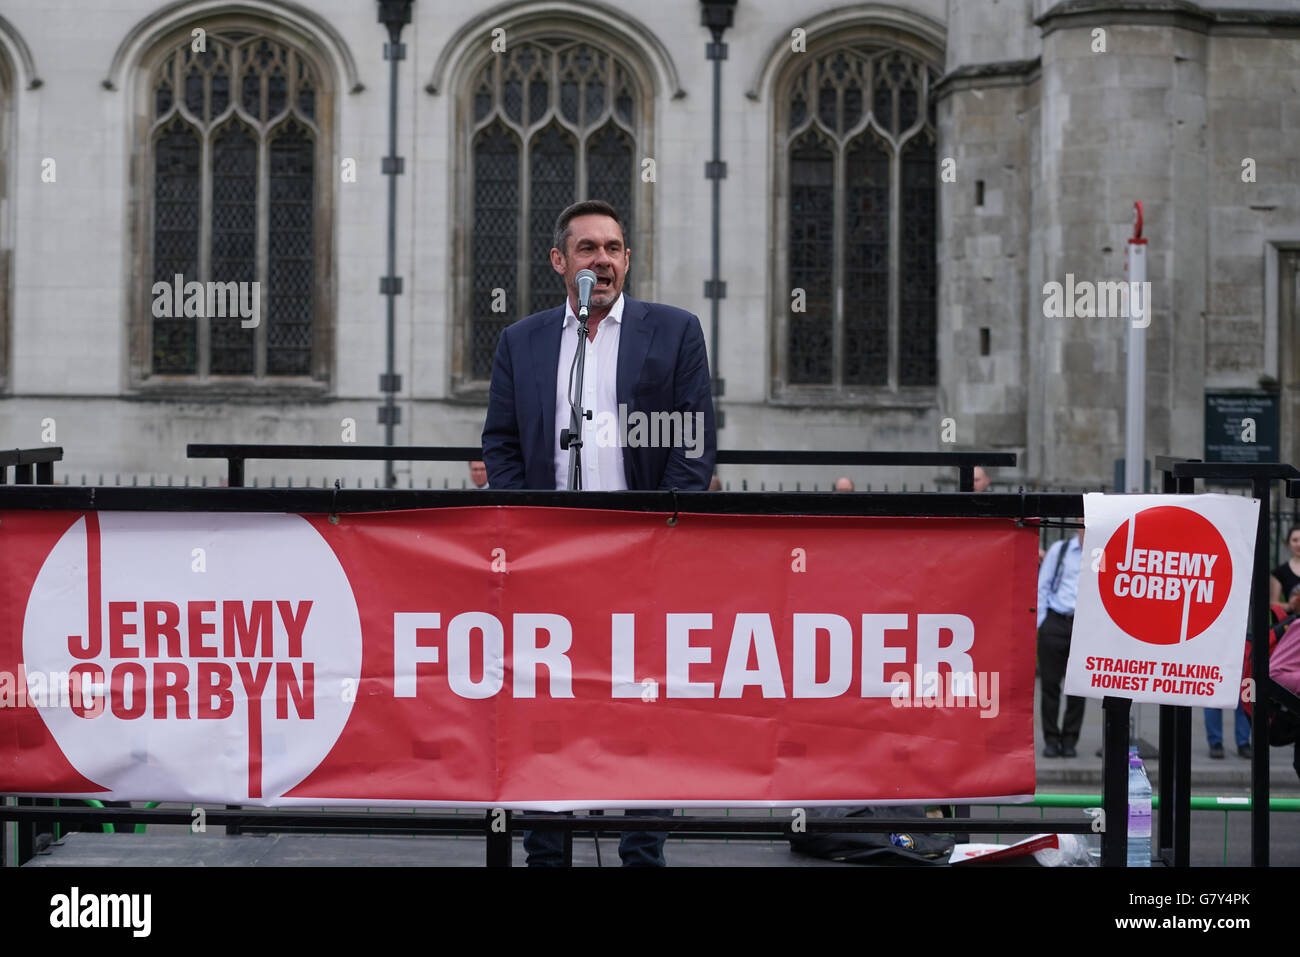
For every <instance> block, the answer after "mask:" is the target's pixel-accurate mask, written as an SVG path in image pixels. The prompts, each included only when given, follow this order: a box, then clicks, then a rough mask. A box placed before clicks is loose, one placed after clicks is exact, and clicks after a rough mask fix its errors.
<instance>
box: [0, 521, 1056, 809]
mask: <svg viewBox="0 0 1300 957" xmlns="http://www.w3.org/2000/svg"><path fill="white" fill-rule="evenodd" d="M666 519H667V516H666V515H662V514H650V513H641V512H618V511H591V510H582V509H542V508H513V507H512V508H503V507H473V508H449V509H430V510H419V511H403V512H388V513H372V514H363V515H343V516H340V517H339V518H338V521H337V524H335V523H334V522H333V521H332V520H330V519H329V518H327V517H326V516H323V515H291V514H260V513H259V514H246V513H240V514H223V513H178V512H147V513H139V512H99V513H95V512H91V513H72V512H36V511H21V512H4V513H0V791H3V792H4V793H9V794H28V795H40V794H60V795H66V796H83V797H98V798H114V799H119V800H166V801H195V802H216V803H240V804H264V805H280V806H283V805H291V804H313V805H324V804H348V805H357V804H372V805H382V804H394V805H432V806H491V807H513V808H539V809H545V810H561V809H570V808H595V807H626V808H637V807H669V806H672V807H684V806H689V807H706V806H741V805H753V806H783V805H813V804H866V803H884V804H901V803H910V802H918V803H919V802H927V803H928V802H938V801H962V802H968V801H980V800H994V799H1003V800H1007V799H1015V798H1017V797H1019V796H1024V795H1029V794H1032V793H1033V791H1034V753H1033V701H1034V621H1035V616H1034V609H1033V604H1034V601H1033V596H1034V593H1035V592H1034V589H1035V576H1036V555H1037V541H1038V538H1037V533H1036V532H1035V530H1033V529H1032V528H1016V527H1015V525H1014V523H1012V522H1008V521H1005V520H994V519H945V520H938V519H915V518H912V519H879V518H846V517H816V518H814V517H787V516H776V517H772V516H720V515H719V516H714V515H694V514H684V515H681V516H679V518H678V521H677V523H676V524H675V525H669V524H668V523H667V521H666Z"/></svg>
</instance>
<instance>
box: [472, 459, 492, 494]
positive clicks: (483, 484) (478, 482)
mask: <svg viewBox="0 0 1300 957" xmlns="http://www.w3.org/2000/svg"><path fill="white" fill-rule="evenodd" d="M469 480H470V481H471V482H473V483H474V487H475V488H487V487H488V478H487V466H486V465H484V464H483V463H482V462H470V463H469Z"/></svg>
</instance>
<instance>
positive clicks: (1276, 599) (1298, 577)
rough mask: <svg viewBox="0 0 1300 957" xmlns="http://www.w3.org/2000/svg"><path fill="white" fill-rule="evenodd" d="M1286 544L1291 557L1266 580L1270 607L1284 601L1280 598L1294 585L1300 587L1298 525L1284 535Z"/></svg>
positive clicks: (1299, 533) (1299, 528) (1293, 587)
mask: <svg viewBox="0 0 1300 957" xmlns="http://www.w3.org/2000/svg"><path fill="white" fill-rule="evenodd" d="M1286 543H1287V546H1288V547H1289V548H1290V549H1291V557H1290V558H1289V559H1287V560H1286V561H1284V562H1283V563H1282V564H1281V565H1278V566H1277V568H1275V569H1273V573H1272V574H1271V575H1270V576H1269V579H1268V602H1269V604H1270V605H1280V604H1281V603H1282V602H1283V601H1284V600H1285V599H1284V598H1283V597H1282V596H1283V595H1290V594H1291V593H1292V591H1294V590H1295V587H1296V585H1300V525H1292V526H1291V530H1290V531H1289V532H1287V533H1286Z"/></svg>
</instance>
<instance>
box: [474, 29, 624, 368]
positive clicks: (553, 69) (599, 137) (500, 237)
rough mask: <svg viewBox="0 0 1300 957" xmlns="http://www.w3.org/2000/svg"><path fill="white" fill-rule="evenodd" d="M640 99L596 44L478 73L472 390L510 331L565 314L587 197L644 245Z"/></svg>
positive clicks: (522, 49)
mask: <svg viewBox="0 0 1300 957" xmlns="http://www.w3.org/2000/svg"><path fill="white" fill-rule="evenodd" d="M639 100H640V93H639V87H638V84H637V83H636V82H635V80H634V78H633V75H632V72H631V71H630V69H629V68H628V67H627V65H626V64H624V63H623V62H621V61H620V60H619V59H618V58H617V57H615V56H613V55H612V54H610V53H609V52H607V51H605V50H603V49H601V48H599V47H597V46H595V45H593V44H591V43H588V42H586V41H575V40H571V39H538V40H530V41H526V42H521V43H518V44H514V45H512V46H511V47H510V49H509V50H508V52H505V53H501V54H497V55H494V56H493V57H491V58H490V59H489V60H488V61H487V62H486V63H485V64H483V66H482V67H481V68H479V69H478V70H477V71H476V72H475V73H474V74H472V79H471V82H470V86H469V93H468V98H467V112H468V113H469V115H470V116H471V117H472V126H471V129H470V140H469V142H470V160H471V162H470V170H471V173H472V176H473V184H472V187H471V189H470V191H469V195H470V196H471V197H472V202H473V208H472V209H471V210H470V211H469V212H470V216H471V238H470V241H469V243H468V251H469V259H470V263H469V271H470V276H471V279H470V287H471V288H470V302H469V319H468V329H467V335H466V336H465V339H464V342H465V348H464V353H465V355H464V360H463V362H462V366H463V369H462V373H461V375H462V378H463V379H465V380H468V381H474V382H479V383H481V382H484V381H486V380H487V379H488V378H490V376H491V372H492V357H493V354H494V353H495V351H496V345H497V339H498V338H499V337H500V334H501V330H502V329H504V328H505V327H506V326H507V325H509V324H510V323H512V322H514V321H515V320H517V319H519V318H521V317H523V316H526V315H529V314H530V313H533V312H538V311H540V310H543V309H549V308H551V307H552V306H558V305H560V304H561V303H563V301H564V281H563V277H561V276H560V275H559V274H558V273H556V272H555V271H554V269H552V268H551V264H550V250H551V244H552V240H553V232H554V229H555V219H556V217H557V216H559V214H560V213H561V212H562V211H563V210H564V208H565V207H566V206H569V205H570V204H572V203H574V202H576V201H577V200H578V199H579V198H582V199H603V200H605V201H606V202H609V203H611V204H612V205H613V206H614V208H615V209H617V210H618V211H619V214H620V215H621V216H622V218H623V225H624V228H625V238H626V239H627V242H628V245H629V247H631V246H632V245H633V240H632V232H633V228H634V227H633V219H634V215H635V209H634V199H635V197H634V192H633V188H634V185H635V183H636V177H637V174H638V169H637V167H636V164H635V160H634V156H635V144H636V143H637V142H638V130H637V127H636V118H637V116H638V114H639V108H640V104H639ZM632 284H633V277H632V276H631V275H629V276H628V279H627V281H626V282H625V284H624V290H625V291H626V292H628V293H631V291H632ZM502 294H504V295H502ZM502 306H504V311H501V308H502Z"/></svg>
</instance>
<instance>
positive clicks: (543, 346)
mask: <svg viewBox="0 0 1300 957" xmlns="http://www.w3.org/2000/svg"><path fill="white" fill-rule="evenodd" d="M554 241H555V246H554V248H552V249H551V266H552V267H553V268H554V269H555V271H556V272H558V273H560V274H562V275H563V276H564V287H565V290H566V291H567V294H568V298H567V300H566V302H565V303H564V304H563V305H562V306H556V307H555V308H553V309H548V310H546V311H545V312H538V313H534V314H533V315H531V316H528V317H526V318H524V319H521V320H519V321H518V322H516V323H514V324H512V325H511V326H509V327H508V328H506V329H505V331H504V332H502V333H501V340H500V342H498V343H497V351H496V357H495V358H494V359H493V362H492V384H491V388H490V391H489V396H488V411H487V419H486V421H485V422H484V423H483V461H484V462H486V463H487V472H488V484H489V486H490V487H491V488H494V489H567V488H570V487H571V483H570V475H569V463H570V453H569V449H568V448H567V447H562V442H561V438H562V435H563V434H566V433H567V432H568V431H569V430H570V427H571V425H572V423H573V421H574V407H575V406H576V407H577V409H578V414H579V416H582V418H581V425H580V431H581V436H582V444H581V446H580V450H581V457H580V462H581V465H580V471H579V473H578V482H577V487H578V488H581V489H584V490H588V491H618V490H623V489H643V490H645V489H648V490H654V489H671V488H676V489H681V490H683V491H706V490H707V489H708V487H709V480H710V479H711V478H712V476H713V466H714V460H715V458H716V452H717V438H716V434H715V430H714V423H713V396H712V392H711V390H710V383H709V363H708V357H707V355H706V354H705V350H704V333H703V331H702V330H701V329H700V321H699V319H697V318H696V317H695V316H693V315H691V314H690V313H689V312H686V311H684V310H682V309H677V308H674V307H673V306H665V305H660V304H659V303H651V302H638V301H637V300H635V299H630V298H628V297H626V296H624V295H623V280H624V279H625V278H626V276H627V269H628V264H629V262H630V258H629V254H628V247H627V244H626V242H625V240H624V236H623V224H622V222H621V221H620V219H619V217H618V213H617V212H616V211H615V210H614V208H613V207H612V206H610V205H609V204H608V203H605V202H601V201H600V200H587V201H585V202H581V203H575V204H573V205H572V206H570V207H569V208H568V209H566V210H565V211H564V212H562V213H560V216H559V218H558V219H557V220H556V221H555V240H554ZM583 270H590V271H591V273H593V274H594V276H595V281H594V283H592V282H591V281H590V276H587V277H585V278H586V279H587V281H586V282H584V283H583V289H582V290H581V292H582V294H583V295H581V296H580V290H579V281H578V279H579V277H578V274H579V273H580V272H582V271H583ZM584 309H585V310H586V311H587V312H588V320H587V321H588V334H587V337H586V339H585V341H582V342H579V341H578V340H579V335H580V334H579V324H578V316H579V314H580V313H581V312H582V311H583V310H584ZM580 348H581V350H582V377H581V381H582V395H581V396H578V395H575V394H573V392H574V391H576V388H577V383H578V376H577V375H576V373H577V371H578V369H577V362H576V358H577V355H578V350H579V349H580ZM584 413H585V414H584ZM647 423H649V427H648V428H647V427H646V424H647ZM629 424H634V425H635V427H634V428H632V429H628V427H627V426H628V425H629ZM637 813H639V814H654V815H657V816H667V815H669V814H671V811H639V812H637ZM665 837H666V835H665V834H664V833H662V832H658V833H654V834H648V833H625V834H624V835H623V837H622V840H621V841H620V843H619V855H620V856H621V857H622V859H623V863H624V864H633V865H636V864H641V865H649V866H655V865H662V864H663V863H664V858H663V844H664V839H665ZM524 846H525V847H526V848H527V850H528V863H529V864H530V865H534V866H535V865H547V864H550V865H556V864H559V863H560V857H561V854H560V835H559V832H558V831H551V832H531V833H529V834H526V835H525V840H524Z"/></svg>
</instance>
